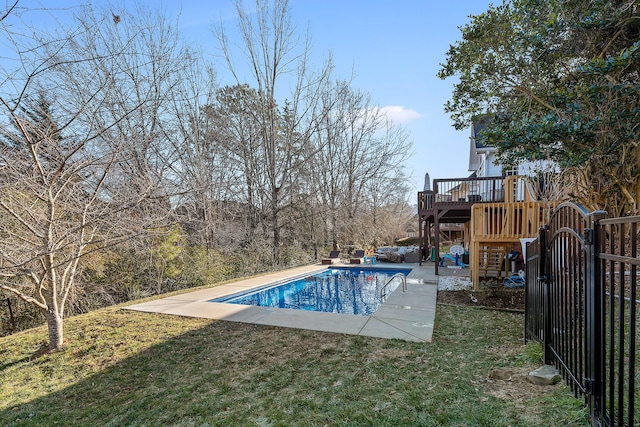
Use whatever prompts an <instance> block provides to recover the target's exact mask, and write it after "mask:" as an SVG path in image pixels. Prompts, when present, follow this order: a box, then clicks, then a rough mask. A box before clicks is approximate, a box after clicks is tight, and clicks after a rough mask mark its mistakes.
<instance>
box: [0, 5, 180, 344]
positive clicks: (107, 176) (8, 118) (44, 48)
mask: <svg viewBox="0 0 640 427" xmlns="http://www.w3.org/2000/svg"><path fill="white" fill-rule="evenodd" d="M77 11H78V14H77V15H75V16H74V17H73V19H71V20H70V23H69V24H67V25H66V26H64V27H59V28H57V29H56V30H55V31H54V32H47V31H44V30H42V29H36V28H31V27H30V25H29V24H25V23H24V22H18V21H16V22H12V25H3V26H2V28H0V31H2V32H3V33H4V34H3V36H2V37H4V39H5V40H8V41H9V42H10V43H11V44H12V46H13V49H14V50H13V55H14V59H15V60H16V61H17V64H16V66H15V67H9V66H5V67H3V68H1V69H0V107H1V108H2V109H3V112H2V117H3V118H4V122H3V123H2V129H3V130H4V132H3V135H2V136H3V143H2V144H0V150H1V151H0V224H2V225H1V226H0V289H1V290H3V291H6V292H10V293H13V294H15V295H17V296H18V297H20V298H22V299H23V300H25V301H28V302H30V303H33V304H34V305H36V306H37V307H39V308H40V309H41V310H42V311H43V312H44V313H45V317H46V320H47V325H48V330H49V347H50V348H51V349H57V348H60V347H61V346H62V344H63V343H64V335H63V318H64V313H65V303H66V302H67V299H68V297H69V294H70V292H71V290H72V288H73V286H74V282H75V280H76V277H77V275H78V272H79V269H80V268H81V260H82V259H83V257H85V256H86V255H87V254H90V253H92V252H95V251H99V250H102V249H103V248H106V247H109V246H111V245H114V244H116V243H117V242H121V241H124V240H127V239H132V238H133V237H134V236H138V235H141V234H144V233H146V232H147V231H148V230H150V229H152V228H153V227H156V226H158V225H159V224H161V223H163V221H164V220H165V219H166V217H167V214H168V212H169V207H170V206H169V199H168V195H169V194H168V191H167V187H166V183H167V180H166V179H165V166H163V165H162V164H161V162H160V160H161V157H160V156H159V155H157V153H160V152H161V151H162V148H161V145H160V144H158V140H159V135H160V132H158V131H157V129H158V128H157V126H156V124H155V122H157V121H159V120H161V118H162V112H161V108H160V106H161V105H162V103H163V101H164V100H165V99H166V97H168V96H170V95H169V93H168V91H169V90H170V88H171V86H172V85H171V83H170V81H171V78H172V77H175V75H176V73H177V72H178V71H179V70H177V69H176V68H175V67H177V66H178V64H180V63H181V61H179V60H177V59H176V58H175V55H176V54H177V53H176V52H175V51H174V50H172V49H169V51H166V50H163V47H166V46H172V45H171V43H172V42H173V41H174V40H175V39H172V37H175V36H176V34H175V32H172V31H165V30H166V27H164V26H163V24H164V23H165V21H164V20H163V18H162V16H159V15H158V16H155V19H151V18H150V19H144V18H143V16H147V15H142V16H139V15H133V14H130V13H127V12H126V11H117V12H116V11H113V10H106V9H105V10H101V11H95V10H92V9H91V8H89V7H83V8H81V9H78V10H77ZM63 12H64V13H67V12H66V11H63ZM3 24H4V22H3ZM17 25H21V27H18V26H17ZM17 28H22V30H21V31H24V33H28V34H35V36H34V38H32V39H27V38H25V37H21V34H19V33H17V32H16V31H19V30H17ZM165 55H166V56H165ZM163 67H165V68H163ZM39 94H42V95H41V96H40V95H39ZM151 147H153V149H151Z"/></svg>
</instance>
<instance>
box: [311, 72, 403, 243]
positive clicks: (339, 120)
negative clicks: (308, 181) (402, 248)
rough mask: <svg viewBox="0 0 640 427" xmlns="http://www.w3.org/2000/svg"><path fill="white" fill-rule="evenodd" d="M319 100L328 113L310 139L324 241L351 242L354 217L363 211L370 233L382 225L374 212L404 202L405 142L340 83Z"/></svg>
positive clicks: (357, 223) (359, 94)
mask: <svg viewBox="0 0 640 427" xmlns="http://www.w3.org/2000/svg"><path fill="white" fill-rule="evenodd" d="M324 101H325V102H327V104H328V108H329V110H330V113H329V114H328V115H326V116H325V118H324V121H323V122H322V123H319V124H318V130H317V132H316V133H315V134H314V138H316V139H317V140H318V141H317V142H316V146H317V147H318V152H317V155H316V156H315V165H316V167H315V168H314V171H315V173H316V177H317V180H316V183H317V188H316V191H315V192H316V194H318V195H319V197H320V198H321V200H322V204H323V205H324V206H326V208H327V212H326V220H327V233H328V240H329V241H331V242H332V243H333V244H334V245H336V244H337V243H338V241H342V242H345V241H346V242H348V243H355V242H352V241H350V240H352V239H353V238H354V236H356V235H359V234H361V233H360V232H359V231H358V230H360V229H361V227H362V224H363V222H362V221H361V220H360V219H359V218H358V217H359V216H360V215H362V214H363V213H364V212H366V215H368V217H369V219H370V220H369V221H367V222H368V224H369V225H370V226H373V227H371V231H372V232H373V231H374V230H375V229H377V230H380V227H384V226H385V224H384V223H382V224H381V223H376V221H375V220H376V212H377V209H379V208H381V207H382V206H387V205H389V204H392V203H395V202H396V201H397V200H402V199H403V198H404V194H406V185H405V184H404V182H403V179H402V173H401V172H400V171H401V167H402V164H403V162H404V161H405V160H406V158H407V157H408V155H409V152H410V148H411V143H410V141H409V139H408V136H407V134H406V132H405V131H404V129H403V128H401V127H399V126H397V125H395V124H394V123H393V122H391V121H390V120H389V119H388V118H387V117H386V115H385V114H384V112H383V111H382V110H381V109H380V108H378V107H377V106H375V105H373V103H372V102H371V99H370V96H369V95H368V94H367V93H366V92H363V91H356V90H353V89H351V88H350V87H349V85H348V84H347V83H346V82H338V83H337V84H336V85H335V87H334V90H333V91H331V92H327V95H326V97H325V98H324ZM357 231H358V232H357ZM371 238H372V240H370V241H364V242H358V243H360V244H372V243H374V241H375V240H376V239H375V238H374V237H373V236H371Z"/></svg>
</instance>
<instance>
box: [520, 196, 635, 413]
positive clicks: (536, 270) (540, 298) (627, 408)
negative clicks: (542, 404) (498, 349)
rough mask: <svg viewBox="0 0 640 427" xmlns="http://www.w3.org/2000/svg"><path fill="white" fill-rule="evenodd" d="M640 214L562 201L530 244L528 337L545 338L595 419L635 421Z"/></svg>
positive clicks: (550, 357)
mask: <svg viewBox="0 0 640 427" xmlns="http://www.w3.org/2000/svg"><path fill="white" fill-rule="evenodd" d="M639 223H640V217H637V216H634V217H623V218H605V213H604V212H602V211H597V212H593V213H589V212H587V211H586V210H585V209H584V208H583V207H581V206H579V205H577V204H574V203H563V204H561V205H560V206H558V208H557V209H556V211H555V212H554V214H553V215H552V217H551V219H550V222H549V224H547V225H546V226H545V227H543V228H542V229H541V230H540V236H539V238H538V239H537V240H535V241H534V242H531V243H530V244H529V245H528V246H527V250H526V253H527V260H526V280H527V283H526V289H527V290H526V294H527V296H526V315H525V337H526V339H527V340H538V341H541V342H542V343H543V344H544V354H545V356H544V357H545V363H548V364H552V365H555V366H556V367H558V368H559V369H560V371H561V372H562V375H563V377H564V378H565V380H566V381H567V383H568V384H569V385H570V387H571V389H572V390H573V391H574V393H575V394H576V395H582V396H584V397H585V400H586V403H587V404H588V406H589V412H590V419H591V424H592V425H594V426H634V425H639V421H637V420H636V418H635V408H636V406H638V402H639V399H638V398H640V381H637V380H636V361H637V360H638V349H637V348H636V341H637V339H638V318H637V310H638V305H639V304H640V301H638V296H637V285H638V276H639V275H640V271H639V269H638V266H639V265H640V239H639V233H640V230H639V229H638V225H639Z"/></svg>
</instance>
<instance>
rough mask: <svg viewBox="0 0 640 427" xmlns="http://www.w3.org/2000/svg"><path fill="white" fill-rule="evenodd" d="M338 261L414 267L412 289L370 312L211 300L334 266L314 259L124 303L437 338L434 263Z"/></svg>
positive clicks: (409, 337) (194, 314)
mask: <svg viewBox="0 0 640 427" xmlns="http://www.w3.org/2000/svg"><path fill="white" fill-rule="evenodd" d="M335 266H340V267H349V268H376V269H385V268H389V269H398V268H411V269H412V271H411V273H409V275H408V276H407V292H402V287H401V286H398V288H397V289H396V290H395V291H394V292H392V293H391V294H390V295H389V296H388V297H387V299H386V300H385V302H384V303H383V304H382V305H381V306H380V308H378V310H377V311H376V312H375V313H373V314H372V315H370V316H362V315H355V314H338V313H323V312H315V311H306V310H296V309H287V308H273V307H257V306H249V305H241V304H230V303H217V302H211V301H210V300H212V299H215V298H220V297H224V296H228V295H231V294H235V293H238V292H242V291H247V290H251V289H254V288H259V287H262V286H264V285H265V284H267V283H272V282H278V281H282V280H286V279H289V278H291V277H296V276H300V275H302V274H310V273H316V272H320V271H323V270H326V269H327V268H330V267H331V266H327V265H320V264H313V265H308V266H304V267H297V268H292V269H288V270H283V271H279V272H276V273H270V274H266V275H263V276H259V277H254V278H250V279H244V280H239V281H236V282H232V283H228V284H225V285H220V286H215V287H211V288H207V289H200V290H197V291H193V292H188V293H184V294H179V295H174V296H170V297H166V298H161V299H156V300H153V301H148V302H143V303H139V304H134V305H130V306H127V307H124V308H125V309H127V310H135V311H141V312H149V313H162V314H171V315H178V316H185V317H198V318H206V319H215V320H225V321H231V322H242V323H253V324H258V325H269V326H279V327H288V328H297V329H308V330H315V331H324V332H335V333H341V334H350V335H361V336H369V337H376V338H389V339H401V340H405V341H414V342H431V338H432V335H433V323H434V320H435V311H436V297H437V291H438V285H437V278H436V277H437V276H435V274H433V267H431V268H429V267H425V266H419V265H418V264H376V265H374V266H371V265H357V264H356V265H349V264H344V265H342V264H336V265H335Z"/></svg>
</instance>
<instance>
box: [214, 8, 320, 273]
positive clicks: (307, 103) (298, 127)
mask: <svg viewBox="0 0 640 427" xmlns="http://www.w3.org/2000/svg"><path fill="white" fill-rule="evenodd" d="M255 6H256V8H255V11H252V12H251V13H250V12H248V11H247V10H246V9H245V8H244V5H243V2H242V1H241V0H238V1H237V2H236V10H237V13H238V28H239V32H240V37H241V40H242V45H241V47H240V55H241V56H242V57H243V58H242V59H243V60H244V61H245V62H243V63H240V64H238V63H236V62H234V60H235V57H234V53H237V52H235V51H234V49H233V47H234V46H232V44H231V43H230V40H229V37H228V36H227V30H225V28H224V27H223V26H219V27H218V28H217V29H216V32H215V35H216V38H217V39H218V41H219V42H220V46H221V50H222V54H223V57H224V59H225V61H226V64H227V67H228V69H229V70H230V72H231V73H232V75H233V76H234V78H235V79H236V83H237V84H239V85H241V84H245V83H246V84H249V86H251V87H254V88H255V90H256V91H257V94H258V102H259V103H258V105H257V106H256V107H257V109H256V111H253V112H252V113H253V114H254V116H255V119H256V120H257V122H258V125H259V132H260V133H259V135H258V136H259V137H260V139H261V142H260V144H261V147H263V150H262V153H263V158H262V159H261V165H262V167H263V168H264V174H265V176H266V180H265V182H264V183H263V185H262V186H261V187H260V188H259V189H258V191H259V192H260V193H261V197H262V198H263V200H264V201H265V205H266V206H267V210H268V220H269V228H270V232H271V238H272V249H273V262H274V264H279V263H280V262H281V259H280V246H281V229H282V227H283V224H282V221H283V220H286V219H285V218H286V217H285V216H284V215H283V212H284V211H285V210H286V207H287V206H289V205H290V203H289V202H290V200H292V198H294V197H295V196H294V195H293V194H292V193H291V192H292V191H294V190H295V189H296V188H298V187H297V186H294V185H291V184H292V183H294V182H296V180H297V178H296V177H297V176H298V175H299V174H301V173H302V172H303V170H304V167H305V163H306V162H307V161H308V160H309V159H308V157H307V156H306V155H305V154H307V149H308V146H307V141H308V139H309V136H310V132H311V131H312V129H313V126H312V124H313V123H314V122H315V121H316V120H318V119H320V118H321V117H322V112H319V111H318V110H317V109H316V105H317V101H318V100H319V95H320V91H321V89H322V88H323V86H324V85H323V83H324V82H325V81H326V80H327V79H328V78H329V75H330V71H331V64H330V62H327V63H326V64H324V66H323V68H322V69H321V70H320V71H319V72H318V73H313V72H312V71H311V68H310V64H309V53H310V43H309V38H308V37H307V38H306V39H304V40H302V39H299V38H298V36H297V34H296V29H295V26H294V25H293V24H292V22H291V19H290V14H289V2H288V0H273V1H270V0H256V1H255ZM244 70H246V73H247V77H246V79H245V78H244V77H243V72H244Z"/></svg>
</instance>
